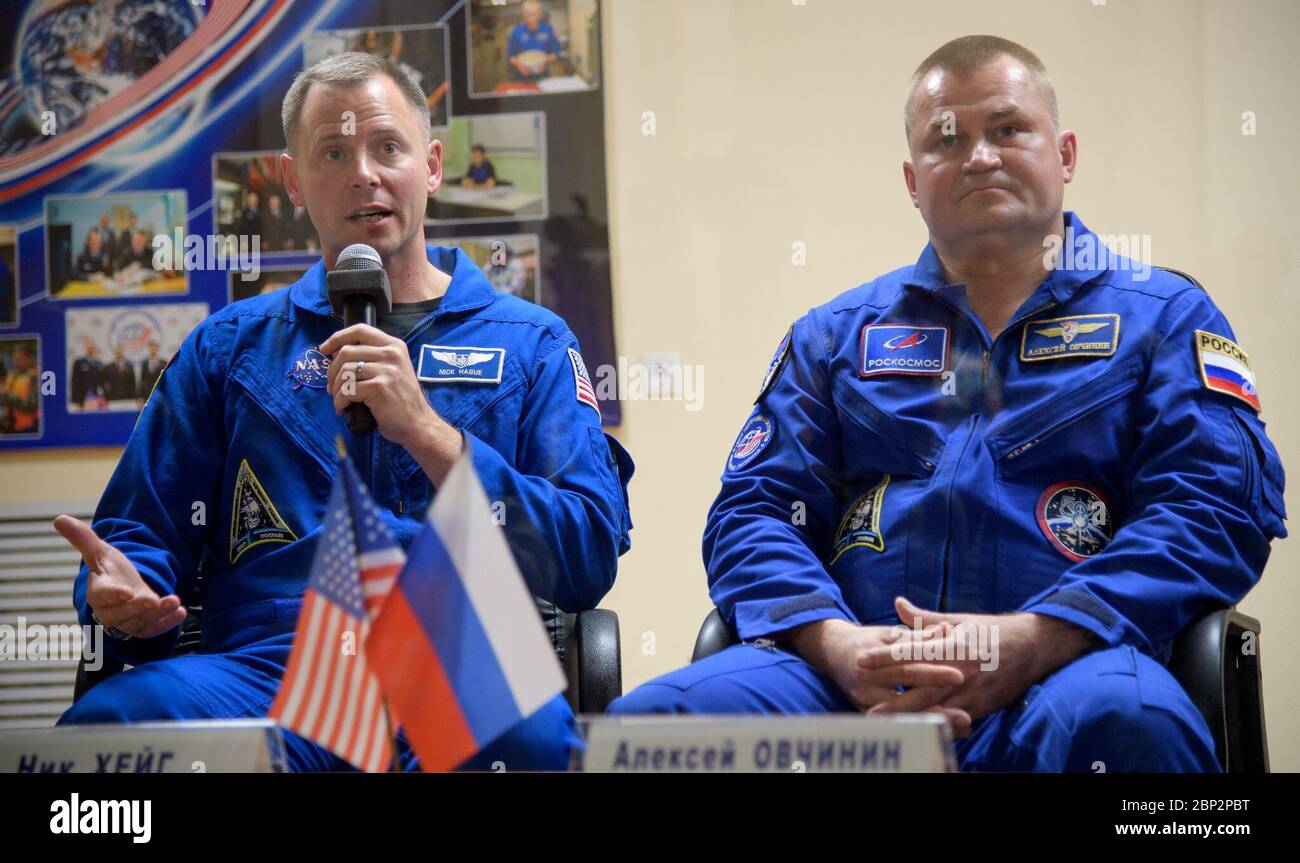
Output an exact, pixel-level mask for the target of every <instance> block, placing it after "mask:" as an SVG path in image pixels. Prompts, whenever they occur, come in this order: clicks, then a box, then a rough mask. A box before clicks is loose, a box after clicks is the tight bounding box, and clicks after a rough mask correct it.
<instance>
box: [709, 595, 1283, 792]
mask: <svg viewBox="0 0 1300 863" xmlns="http://www.w3.org/2000/svg"><path fill="white" fill-rule="evenodd" d="M1247 632H1249V633H1253V634H1254V636H1253V638H1254V650H1253V652H1251V653H1250V654H1249V655H1247V653H1246V652H1245V649H1244V639H1243V636H1244V635H1245V633H1247ZM1259 632H1260V627H1259V621H1258V620H1256V619H1255V618H1253V617H1247V616H1246V615H1244V614H1242V613H1241V612H1239V611H1237V610H1236V609H1235V608H1221V609H1217V610H1215V611H1210V612H1207V613H1206V614H1204V615H1202V616H1201V617H1199V618H1197V619H1196V620H1194V621H1192V623H1190V624H1188V626H1187V628H1186V629H1184V630H1183V631H1182V632H1181V633H1179V634H1178V637H1177V638H1176V639H1174V645H1173V650H1172V652H1171V656H1170V660H1169V671H1170V673H1172V674H1173V676H1174V677H1175V678H1176V679H1177V680H1178V682H1179V683H1181V684H1182V686H1183V689H1185V690H1186V691H1187V694H1188V695H1189V696H1190V697H1191V699H1192V703H1193V704H1195V705H1196V708H1197V709H1198V710H1200V711H1201V715H1202V716H1203V717H1205V722H1206V724H1207V725H1209V726H1210V732H1211V733H1212V734H1213V735H1214V748H1215V752H1216V754H1217V755H1218V757H1219V763H1220V764H1222V765H1223V769H1224V770H1225V771H1226V772H1229V773H1267V772H1268V737H1267V735H1266V734H1265V730H1264V695H1263V682H1262V675H1261V672H1260V664H1259V649H1260V644H1259ZM739 641H740V639H739V638H738V637H737V635H736V630H735V628H734V627H733V626H731V625H730V624H728V623H727V622H726V621H725V620H723V619H722V614H721V613H719V611H718V610H717V609H716V608H715V609H713V611H711V612H709V616H708V617H706V618H704V623H703V625H702V626H700V633H699V635H698V636H697V637H696V639H695V650H694V651H693V652H692V653H691V662H697V661H699V660H701V659H704V658H705V657H706V656H712V655H713V654H715V653H717V652H719V651H721V650H723V649H725V648H727V647H730V646H732V645H733V644H738V643H739Z"/></svg>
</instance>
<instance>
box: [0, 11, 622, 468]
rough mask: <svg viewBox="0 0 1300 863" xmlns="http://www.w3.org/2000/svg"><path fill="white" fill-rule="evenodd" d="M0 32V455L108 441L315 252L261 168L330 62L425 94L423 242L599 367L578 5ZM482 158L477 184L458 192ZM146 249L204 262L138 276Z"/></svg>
mask: <svg viewBox="0 0 1300 863" xmlns="http://www.w3.org/2000/svg"><path fill="white" fill-rule="evenodd" d="M531 19H537V20H531ZM0 27H3V29H2V30H0V408H2V409H0V448H16V447H68V446H105V445H121V444H123V443H125V441H126V439H127V437H128V436H129V434H130V432H131V429H132V427H133V425H134V422H135V418H136V415H137V413H138V411H139V407H140V406H141V405H142V404H143V402H144V399H145V398H146V397H147V395H148V391H149V388H150V387H151V386H152V381H153V380H154V379H156V376H157V370H158V369H159V368H160V367H161V361H162V360H165V359H166V358H167V357H168V356H170V354H171V352H173V351H175V349H176V347H177V346H178V345H179V344H180V342H181V341H182V340H183V339H184V338H185V336H186V335H187V334H188V333H189V331H190V330H191V329H193V327H194V326H196V325H197V324H198V323H199V322H201V321H202V320H203V318H204V317H206V316H207V315H208V314H211V313H212V312H213V311H216V310H217V309H220V308H221V307H222V306H224V305H226V304H227V303H229V302H232V301H237V300H239V299H241V298H244V297H247V296H251V295H252V294H254V293H257V292H260V291H265V290H281V289H283V288H284V287H285V286H286V285H287V284H289V283H291V282H292V281H293V280H294V279H295V278H297V276H298V275H299V274H301V273H302V272H303V271H304V270H305V269H307V268H308V267H310V266H312V265H313V264H314V263H315V262H316V261H317V260H319V248H318V240H317V238H316V235H315V231H314V229H313V227H312V225H311V221H310V218H309V216H308V214H307V213H306V212H305V210H304V209H303V208H298V207H294V206H293V204H292V202H291V201H290V200H289V199H288V196H287V195H286V194H285V190H284V189H283V187H282V185H281V182H282V180H281V178H280V177H279V175H278V167H277V159H276V156H277V154H278V153H279V152H281V150H282V149H283V146H284V141H283V134H282V132H281V125H280V103H281V100H282V98H283V96H284V93H285V91H286V90H287V89H288V87H289V84H290V82H291V81H292V80H293V77H294V75H295V74H296V73H297V72H298V71H300V70H301V69H302V68H303V67H304V64H309V63H310V62H312V61H314V60H316V59H319V58H320V57H322V56H327V55H329V54H334V53H338V52H340V51H346V50H356V51H368V52H372V53H377V54H382V55H384V56H387V57H389V58H391V59H393V60H394V61H396V62H398V63H399V64H400V65H401V66H402V67H403V68H404V69H405V70H406V71H407V73H408V74H409V75H410V76H411V77H412V78H413V79H414V80H416V81H417V82H418V83H419V85H420V87H421V89H422V90H423V91H424V93H425V95H426V97H427V98H428V100H429V107H430V114H431V118H432V122H433V125H434V127H435V128H434V135H435V136H437V137H438V138H439V139H440V140H442V141H443V145H444V176H445V177H446V178H447V180H446V181H445V183H444V187H443V188H442V189H440V190H439V193H438V194H436V195H435V196H433V197H432V198H431V199H430V202H429V208H428V211H427V214H426V219H425V233H426V237H427V239H428V242H430V243H435V244H442V245H455V246H459V247H461V248H465V249H467V250H473V256H474V257H475V260H476V261H479V263H480V265H481V266H483V268H484V271H485V272H487V273H488V274H489V277H490V278H492V279H493V282H494V284H497V285H498V287H501V288H502V289H503V290H510V291H511V292H513V293H516V294H517V295H519V296H523V297H525V298H526V299H528V300H530V301H532V302H538V303H541V304H544V305H546V306H547V307H548V308H551V309H553V310H554V311H556V312H557V313H558V314H560V315H561V316H562V317H564V318H565V320H566V321H568V323H569V325H570V326H571V327H572V329H573V330H574V332H575V333H576V334H577V336H578V338H579V340H580V341H581V343H582V346H583V351H584V354H585V355H586V356H587V358H588V362H589V363H593V364H595V365H596V366H601V365H605V364H610V365H614V364H616V363H617V360H616V353H615V347H614V339H613V316H612V309H611V302H610V269H609V250H608V225H607V205H606V180H605V152H604V115H603V102H602V98H601V93H600V86H601V85H600V80H601V79H600V38H599V33H600V21H599V4H598V2H597V0H543V2H542V3H541V4H540V7H539V6H538V5H537V4H535V3H523V2H521V0H507V2H497V0H482V2H480V0H422V2H419V3H410V2H396V0H206V2H202V0H18V2H14V3H9V4H6V8H5V16H4V22H3V24H2V25H0ZM485 158H486V159H488V160H490V161H491V162H492V164H493V166H494V168H495V171H496V173H497V176H498V177H500V178H502V182H501V183H499V184H498V185H497V188H494V189H486V190H485V189H480V188H475V184H473V183H470V182H460V180H461V178H463V177H468V176H470V175H471V174H472V173H474V172H476V171H479V170H481V163H482V162H483V160H484V159H485ZM237 235H256V236H258V237H259V238H260V240H261V243H260V245H259V247H258V248H256V249H250V248H247V247H245V246H244V245H243V244H242V243H241V244H236V243H227V242H225V241H224V239H223V238H225V237H234V236H237ZM164 237H165V238H167V243H169V244H170V247H171V248H174V249H180V248H181V247H182V246H184V244H186V243H191V244H192V243H194V242H197V243H200V244H201V245H202V247H203V248H204V249H206V250H207V252H208V254H205V255H201V256H200V265H199V266H197V267H194V266H190V265H189V263H188V262H187V261H186V260H185V259H183V258H182V256H181V255H180V254H179V253H178V254H176V255H174V256H173V257H172V258H169V259H167V260H164V261H163V265H162V266H159V259H158V257H157V256H156V252H157V251H158V250H159V249H160V248H161V246H160V243H162V240H161V239H160V238H164ZM194 238H198V239H197V240H195V239H194ZM505 286H508V287H505ZM601 409H602V412H603V414H604V417H605V421H606V422H607V423H611V424H616V423H617V422H618V421H619V418H620V416H619V405H618V403H617V402H616V401H613V402H608V403H605V404H602V406H601Z"/></svg>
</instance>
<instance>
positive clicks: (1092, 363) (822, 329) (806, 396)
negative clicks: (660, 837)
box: [610, 213, 1286, 770]
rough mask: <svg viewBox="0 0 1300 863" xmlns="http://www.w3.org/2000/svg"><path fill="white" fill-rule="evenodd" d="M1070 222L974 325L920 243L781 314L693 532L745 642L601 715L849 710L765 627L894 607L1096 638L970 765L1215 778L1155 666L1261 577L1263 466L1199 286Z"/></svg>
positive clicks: (877, 614)
mask: <svg viewBox="0 0 1300 863" xmlns="http://www.w3.org/2000/svg"><path fill="white" fill-rule="evenodd" d="M1065 227H1066V230H1067V234H1066V240H1067V241H1066V242H1065V243H1064V244H1063V251H1064V253H1063V254H1062V255H1061V256H1060V260H1059V261H1058V262H1057V264H1056V267H1055V269H1053V270H1052V271H1051V272H1050V273H1049V274H1048V277H1047V278H1046V279H1045V280H1044V281H1043V283H1042V284H1041V285H1039V287H1038V288H1037V289H1036V290H1035V291H1034V292H1033V293H1032V294H1031V295H1030V296H1029V298H1028V299H1027V300H1026V301H1025V302H1024V304H1023V305H1022V306H1021V308H1020V310H1019V311H1018V312H1017V313H1016V314H1015V316H1014V317H1013V318H1012V320H1011V321H1010V322H1009V324H1008V325H1007V327H1006V328H1005V330H1004V331H1003V332H1002V333H1001V334H999V336H998V337H997V338H996V339H990V338H989V335H988V332H987V330H986V329H985V327H984V325H983V324H982V322H981V321H980V319H979V318H978V316H977V315H975V314H974V313H973V312H972V310H971V308H970V306H969V304H968V302H967V299H966V295H965V287H964V286H962V285H948V284H945V281H944V278H943V269H942V266H941V264H940V261H939V259H938V256H937V254H936V253H935V250H934V248H933V246H927V247H926V249H925V250H924V251H923V252H922V254H921V256H920V258H919V259H918V261H917V262H916V264H915V265H914V266H909V267H904V268H902V269H899V270H896V271H894V272H892V273H889V274H887V275H885V276H882V277H880V278H878V279H876V280H875V281H873V282H870V283H868V284H865V285H862V286H860V287H858V288H856V289H854V290H851V291H848V292H847V293H844V294H842V295H841V296H839V297H837V298H835V299H834V300H832V301H831V302H829V303H827V304H825V305H823V306H819V307H817V308H814V309H812V310H811V311H810V312H808V314H806V315H805V316H804V317H802V318H801V319H799V320H798V321H797V322H795V324H794V326H793V327H792V329H791V332H790V334H789V335H787V337H786V339H785V341H783V342H782V345H781V347H780V349H778V352H777V356H776V357H775V358H774V359H773V361H772V364H771V366H769V370H768V377H767V379H766V380H765V381H764V384H763V387H762V392H761V394H760V396H759V398H758V400H757V401H756V406H755V408H754V410H753V413H752V414H751V415H750V418H749V419H748V420H747V421H746V423H745V426H744V428H743V429H742V432H741V435H740V437H739V439H738V440H737V441H736V444H735V446H734V447H733V449H732V452H731V454H730V455H729V457H728V460H727V467H726V470H725V473H724V474H723V477H722V489H721V491H720V493H719V494H718V497H717V500H716V501H715V502H714V504H713V507H712V509H711V510H710V512H709V516H708V523H707V527H706V529H705V535H704V559H705V564H706V567H707V570H708V577H709V588H710V596H711V597H712V599H713V602H714V603H715V605H717V607H718V608H719V610H720V611H721V613H722V615H723V617H724V618H726V619H727V620H728V621H729V622H732V623H734V625H735V626H736V627H737V629H738V631H739V634H740V637H741V639H742V640H744V641H745V642H747V643H746V644H743V645H738V646H735V647H732V648H730V649H728V650H725V651H723V652H721V653H719V654H717V655H715V656H713V657H711V658H709V659H705V660H702V661H701V662H698V663H695V664H694V665H691V666H689V667H687V668H685V669H681V670H679V671H676V672H673V673H670V674H668V675H665V676H663V677H660V678H658V679H656V680H654V681H651V682H650V683H647V684H646V685H644V686H642V687H641V688H640V689H638V690H636V691H634V692H632V693H630V694H629V695H628V696H626V697H624V698H623V699H621V700H619V701H616V702H615V703H614V704H613V705H612V706H611V708H610V710H611V712H614V713H641V712H721V713H733V712H775V713H804V712H811V711H826V710H851V709H853V708H852V705H851V704H850V703H849V702H848V701H847V700H846V699H845V697H844V696H843V694H842V693H840V692H839V691H838V689H837V687H836V686H835V684H834V683H833V682H832V681H831V680H830V679H829V678H827V677H824V676H823V675H821V674H819V673H818V672H817V671H816V670H814V669H813V668H812V667H811V666H810V665H808V664H807V663H806V662H804V661H803V660H802V659H800V658H799V657H797V656H795V655H794V654H793V653H791V652H788V651H786V650H783V649H781V645H782V642H781V641H780V639H779V634H780V633H782V632H784V631H786V630H789V629H791V628H793V627H797V626H800V625H801V624H806V623H811V622H813V621H817V620H822V619H828V618H842V619H845V620H849V621H853V622H856V623H859V624H863V625H885V626H893V625H897V624H899V623H900V621H899V620H898V617H897V615H896V612H895V609H894V605H893V600H894V597H895V596H899V595H902V596H906V597H907V598H908V599H909V600H910V601H912V602H913V603H915V604H916V605H918V606H920V607H922V608H931V609H938V610H941V611H953V612H970V613H984V614H1001V613H1010V612H1016V611H1029V612H1035V613H1038V614H1043V615H1049V616H1053V617H1057V618H1060V619H1062V620H1066V621H1069V622H1071V623H1073V624H1077V625H1078V626H1081V627H1083V628H1084V629H1086V630H1088V631H1089V632H1090V633H1092V634H1093V635H1094V636H1095V637H1096V638H1097V639H1098V640H1099V641H1100V642H1101V643H1102V646H1101V647H1099V649H1097V650H1094V651H1092V652H1090V653H1087V654H1085V655H1083V656H1081V657H1079V658H1078V659H1076V660H1075V661H1074V662H1072V663H1069V664H1067V665H1066V666H1064V667H1063V668H1061V669H1059V670H1058V671H1056V672H1055V673H1054V674H1051V675H1049V676H1048V677H1046V678H1044V679H1043V680H1041V681H1039V682H1038V683H1037V684H1035V685H1033V686H1031V687H1030V688H1029V690H1028V692H1027V693H1026V694H1025V697H1024V699H1023V700H1022V701H1021V702H1020V703H1018V704H1014V705H1012V706H1010V707H1007V708H1006V709H1003V710H1001V711H998V712H996V713H994V714H992V715H990V716H988V717H986V718H985V719H983V720H980V721H977V722H976V724H975V727H974V729H973V734H972V735H971V737H970V738H968V739H966V740H965V741H962V742H961V744H960V745H959V748H958V754H959V758H960V761H961V764H962V765H963V766H964V767H965V768H967V769H1012V770H1022V769H1043V770H1089V769H1095V768H1094V767H1093V765H1094V763H1096V762H1103V763H1105V764H1106V765H1107V769H1109V770H1122V769H1151V770H1155V769H1207V770H1213V769H1217V762H1216V761H1215V757H1214V750H1213V744H1212V741H1211V738H1210V736H1209V734H1208V730H1207V728H1206V727H1205V723H1204V721H1203V719H1202V718H1201V716H1200V715H1199V714H1198V713H1197V711H1196V709H1195V707H1194V706H1193V705H1192V703H1191V701H1190V699H1189V698H1188V697H1187V696H1186V694H1185V693H1184V692H1183V691H1182V689H1181V687H1180V686H1179V685H1178V684H1177V682H1176V681H1175V680H1174V679H1173V678H1172V676H1171V675H1170V674H1169V673H1168V671H1167V670H1166V669H1165V668H1164V666H1163V664H1162V661H1161V660H1164V659H1167V648H1168V645H1169V644H1170V642H1171V641H1172V639H1173V638H1174V636H1175V635H1176V634H1177V633H1178V632H1179V631H1180V630H1181V629H1182V628H1183V627H1184V626H1185V625H1186V624H1187V623H1188V622H1189V621H1191V620H1192V619H1193V618H1194V617H1195V616H1197V615H1198V614H1199V613H1201V612H1204V611H1207V610H1209V609H1210V608H1212V607H1215V606H1222V605H1228V604H1232V603H1235V602H1237V601H1238V600H1240V599H1241V598H1242V597H1243V596H1244V595H1245V594H1246V592H1247V591H1248V590H1250V588H1251V586H1253V585H1254V584H1255V582H1256V581H1257V580H1258V579H1259V577H1260V574H1261V572H1262V571H1263V569H1264V564H1265V561H1266V560H1267V559H1268V554H1269V544H1270V540H1271V539H1272V538H1273V537H1281V536H1285V535H1286V528H1285V526H1284V524H1283V520H1284V519H1285V517H1286V515H1285V509H1284V505H1283V501H1282V489H1283V482H1284V477H1283V470H1282V465H1281V463H1280V461H1279V458H1278V455H1277V452H1276V450H1275V449H1274V447H1273V445H1272V443H1271V442H1270V441H1269V439H1268V437H1267V436H1266V435H1265V432H1264V424H1263V422H1262V421H1261V420H1260V418H1259V415H1258V410H1257V405H1258V394H1257V393H1256V392H1255V391H1254V388H1253V380H1252V379H1251V378H1252V376H1251V375H1250V374H1249V368H1248V365H1249V360H1248V357H1247V356H1246V355H1245V354H1244V352H1241V351H1240V350H1239V349H1237V346H1236V345H1234V344H1232V343H1231V341H1228V340H1231V339H1232V330H1231V329H1230V327H1229V326H1228V322H1227V321H1226V320H1225V319H1224V317H1223V315H1222V314H1221V313H1220V312H1219V311H1218V309H1217V308H1216V307H1215V305H1214V303H1213V301H1212V300H1211V299H1210V297H1209V296H1208V294H1207V293H1206V292H1205V291H1204V290H1203V289H1202V288H1201V287H1200V286H1198V285H1197V284H1195V283H1194V282H1192V281H1190V280H1189V279H1188V278H1184V277H1181V276H1180V275H1175V274H1173V273H1170V272H1166V271H1162V270H1159V269H1154V268H1150V267H1146V268H1145V269H1146V270H1147V272H1145V273H1143V272H1141V270H1142V267H1141V265H1139V264H1137V263H1136V262H1133V261H1130V260H1129V259H1127V258H1123V257H1121V256H1118V255H1115V254H1113V253H1110V252H1109V251H1107V250H1106V249H1105V247H1104V246H1102V245H1101V244H1100V243H1099V242H1098V240H1097V237H1096V235H1094V234H1092V233H1091V232H1090V231H1088V230H1087V228H1086V227H1084V225H1083V223H1082V222H1081V221H1080V220H1079V219H1078V217H1077V216H1075V215H1074V214H1073V213H1066V214H1065ZM1071 253H1073V254H1071ZM1207 370H1208V373H1207ZM907 623H908V624H909V625H910V623H911V621H908V622H907ZM773 637H776V640H777V644H775V645H769V644H768V640H769V639H771V638H773ZM758 639H763V641H758V642H757V643H755V642H756V640H758Z"/></svg>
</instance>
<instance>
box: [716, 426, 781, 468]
mask: <svg viewBox="0 0 1300 863" xmlns="http://www.w3.org/2000/svg"><path fill="white" fill-rule="evenodd" d="M775 432H776V427H775V426H774V425H773V424H772V418H771V417H769V416H767V415H766V414H754V415H753V416H751V417H750V418H749V420H748V421H747V422H746V423H745V427H744V428H742V429H741V430H740V437H738V438H736V445H735V446H733V447H732V448H731V455H730V456H729V457H728V458H727V470H740V469H741V468H743V467H745V466H746V465H748V464H749V463H750V462H752V461H753V460H754V459H756V458H758V455H759V453H761V452H762V451H763V450H765V449H767V445H768V444H770V443H771V442H772V435H773V434H775Z"/></svg>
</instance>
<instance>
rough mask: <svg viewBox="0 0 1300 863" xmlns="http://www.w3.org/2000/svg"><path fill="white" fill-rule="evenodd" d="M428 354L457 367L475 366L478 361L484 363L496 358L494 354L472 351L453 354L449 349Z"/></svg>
mask: <svg viewBox="0 0 1300 863" xmlns="http://www.w3.org/2000/svg"><path fill="white" fill-rule="evenodd" d="M430 354H431V355H432V356H433V358H434V359H436V360H442V361H443V362H444V363H447V364H449V365H453V366H455V367H456V368H458V369H463V368H465V367H466V366H476V365H478V364H479V363H485V362H487V361H488V360H491V359H496V354H485V353H472V354H454V353H451V352H450V351H431V352H430Z"/></svg>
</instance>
